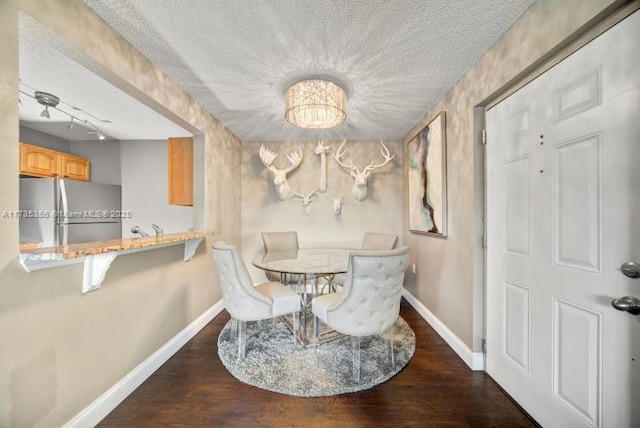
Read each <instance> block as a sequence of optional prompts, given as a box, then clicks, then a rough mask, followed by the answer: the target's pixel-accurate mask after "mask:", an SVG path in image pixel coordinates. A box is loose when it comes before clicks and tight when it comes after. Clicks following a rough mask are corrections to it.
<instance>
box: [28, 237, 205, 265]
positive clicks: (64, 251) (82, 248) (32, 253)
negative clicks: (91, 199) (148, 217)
mask: <svg viewBox="0 0 640 428" xmlns="http://www.w3.org/2000/svg"><path fill="white" fill-rule="evenodd" d="M215 234H216V232H182V233H165V234H164V235H162V237H159V238H156V237H155V236H145V237H139V238H127V239H114V240H111V241H96V242H88V243H83V244H71V245H60V246H57V247H42V248H34V245H33V244H32V243H29V244H24V245H21V246H20V254H21V255H24V256H27V257H28V258H29V259H40V260H64V259H75V258H79V257H86V256H94V255H96V254H102V253H108V252H112V251H124V250H132V249H136V248H144V247H153V246H157V245H166V244H171V243H177V242H180V241H188V240H190V239H200V238H206V237H207V236H213V235H215Z"/></svg>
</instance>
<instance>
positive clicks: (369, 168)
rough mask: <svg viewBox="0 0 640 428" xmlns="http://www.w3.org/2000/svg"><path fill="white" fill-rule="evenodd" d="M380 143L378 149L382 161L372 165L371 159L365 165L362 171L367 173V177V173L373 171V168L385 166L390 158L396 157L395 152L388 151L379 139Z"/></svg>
mask: <svg viewBox="0 0 640 428" xmlns="http://www.w3.org/2000/svg"><path fill="white" fill-rule="evenodd" d="M380 144H382V148H381V149H380V152H381V153H382V156H384V162H382V163H380V164H377V165H374V164H373V161H371V163H370V164H369V165H367V166H366V167H365V168H364V170H363V171H362V172H364V173H366V174H367V177H368V176H369V174H371V173H372V172H373V170H375V169H377V168H380V167H382V166H385V165H386V164H388V163H389V162H390V161H391V159H393V158H394V157H396V155H395V153H394V154H393V155H391V154H390V153H389V149H388V148H387V146H385V145H384V143H383V142H382V140H380Z"/></svg>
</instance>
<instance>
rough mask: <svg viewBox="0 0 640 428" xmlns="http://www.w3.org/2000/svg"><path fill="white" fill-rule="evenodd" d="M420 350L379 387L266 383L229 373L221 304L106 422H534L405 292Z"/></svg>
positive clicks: (463, 424) (124, 424)
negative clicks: (220, 343)
mask: <svg viewBox="0 0 640 428" xmlns="http://www.w3.org/2000/svg"><path fill="white" fill-rule="evenodd" d="M400 314H401V316H402V317H403V318H404V319H405V320H406V321H407V323H408V324H409V325H410V326H411V328H412V329H413V331H414V332H415V334H416V352H415V355H414V356H413V359H412V360H411V361H410V362H409V364H408V365H407V367H405V368H404V369H403V370H402V371H401V372H400V373H398V374H397V375H396V376H395V377H393V378H391V379H390V380H389V381H387V382H385V383H383V384H381V385H378V386H376V387H375V388H372V389H369V390H366V391H360V392H357V393H353V394H345V395H339V396H334V397H325V398H297V397H290V396H286V395H281V394H277V393H273V392H269V391H264V390H261V389H258V388H255V387H252V386H249V385H246V384H243V383H241V382H240V381H238V380H236V379H235V378H234V377H233V376H231V375H230V374H229V373H228V372H227V370H226V369H225V368H224V366H223V365H222V363H221V362H220V360H219V358H218V352H217V347H216V343H217V339H218V334H219V333H220V330H221V329H222V327H224V325H225V324H226V322H227V321H228V320H229V315H228V314H227V312H226V311H223V312H222V313H221V314H220V315H218V316H217V317H216V318H215V319H214V320H213V321H211V322H210V323H209V324H208V325H207V326H206V327H205V328H204V329H202V331H201V332H200V333H198V335H196V336H195V337H194V338H193V339H192V340H191V341H190V342H189V343H188V344H187V345H185V346H184V347H183V348H182V349H181V350H180V351H179V352H178V353H176V354H175V355H174V356H173V357H172V358H171V359H170V360H169V361H167V362H166V363H165V364H164V365H163V366H162V367H160V369H159V370H158V371H157V372H156V373H154V374H153V376H151V377H150V378H149V379H148V380H147V381H146V382H144V383H143V384H142V385H141V386H140V387H139V388H138V389H137V390H136V391H134V392H133V394H131V395H130V396H129V397H128V398H127V399H126V400H125V401H124V402H123V403H122V404H120V406H118V407H117V408H116V409H115V410H114V411H113V412H111V413H110V414H109V415H108V416H107V417H106V418H105V419H104V420H103V421H102V422H101V423H100V424H99V425H98V426H100V427H160V426H162V427H166V426H189V427H191V426H193V427H344V428H346V427H392V426H393V427H431V426H433V427H440V426H451V427H510V428H512V427H531V426H535V424H534V423H533V422H532V421H531V420H529V419H528V418H527V416H526V415H525V414H524V413H522V412H521V411H520V410H519V408H518V407H517V406H516V405H515V404H514V403H513V402H512V401H511V400H510V399H509V397H507V396H506V395H505V394H504V392H503V391H502V390H501V389H500V388H499V387H498V385H497V384H496V383H495V382H494V381H493V380H492V379H491V378H490V377H489V376H488V375H486V374H485V373H483V372H472V371H471V370H470V369H469V368H468V366H467V365H466V364H465V363H464V362H462V360H460V358H458V356H457V355H456V354H455V353H454V352H453V350H451V348H449V346H448V345H447V344H446V343H445V342H444V341H443V340H442V338H440V336H438V334H437V333H436V332H435V331H434V330H433V329H432V328H431V327H430V326H429V325H428V324H427V323H426V322H425V321H424V320H423V319H422V318H421V317H420V315H418V313H417V312H416V311H415V310H414V309H413V308H412V307H411V306H410V305H409V304H408V303H406V302H405V301H404V300H403V302H402V307H401V311H400Z"/></svg>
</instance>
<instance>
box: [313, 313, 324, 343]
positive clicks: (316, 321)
mask: <svg viewBox="0 0 640 428" xmlns="http://www.w3.org/2000/svg"><path fill="white" fill-rule="evenodd" d="M321 322H322V321H320V318H318V317H317V316H315V315H314V316H313V340H314V343H313V346H314V347H315V349H316V351H317V350H318V348H319V347H320V323H321Z"/></svg>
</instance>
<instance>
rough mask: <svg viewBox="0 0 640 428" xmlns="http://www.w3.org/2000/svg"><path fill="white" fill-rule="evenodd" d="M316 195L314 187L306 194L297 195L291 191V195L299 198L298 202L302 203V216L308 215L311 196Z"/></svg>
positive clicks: (316, 190) (316, 191)
mask: <svg viewBox="0 0 640 428" xmlns="http://www.w3.org/2000/svg"><path fill="white" fill-rule="evenodd" d="M316 193H318V189H316V188H315V187H314V188H313V190H312V191H310V192H308V193H298V192H296V191H295V190H294V191H293V194H294V195H295V196H297V197H298V198H300V200H301V201H302V209H303V211H304V215H309V210H310V208H309V205H311V201H313V195H315V194H316Z"/></svg>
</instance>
